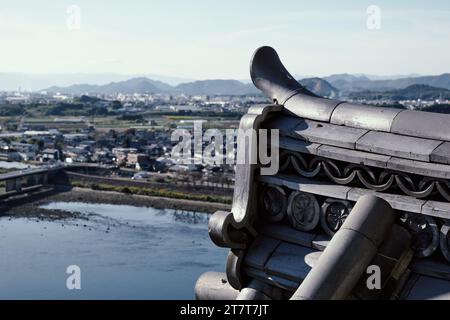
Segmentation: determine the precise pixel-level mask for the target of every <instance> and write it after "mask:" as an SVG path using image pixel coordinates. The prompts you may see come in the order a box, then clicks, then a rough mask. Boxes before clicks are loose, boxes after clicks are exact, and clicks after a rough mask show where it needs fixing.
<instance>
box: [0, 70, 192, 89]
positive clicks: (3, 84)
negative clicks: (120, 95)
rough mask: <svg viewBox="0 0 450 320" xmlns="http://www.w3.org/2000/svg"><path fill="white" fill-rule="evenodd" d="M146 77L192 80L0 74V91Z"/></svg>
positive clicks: (173, 79)
mask: <svg viewBox="0 0 450 320" xmlns="http://www.w3.org/2000/svg"><path fill="white" fill-rule="evenodd" d="M139 77H147V78H150V79H153V80H157V81H162V82H164V83H168V84H170V85H172V86H176V85H178V84H180V83H183V82H189V81H193V79H188V78H180V77H168V76H162V75H157V74H119V73H112V72H109V73H60V74H27V73H18V72H0V91H2V90H4V91H14V90H18V89H19V88H20V89H21V90H32V91H36V90H41V89H42V88H48V87H50V86H60V87H67V86H71V85H73V84H80V83H81V84H82V83H85V84H86V83H88V84H96V85H104V84H108V83H110V82H113V81H114V82H119V81H125V80H128V79H132V78H139Z"/></svg>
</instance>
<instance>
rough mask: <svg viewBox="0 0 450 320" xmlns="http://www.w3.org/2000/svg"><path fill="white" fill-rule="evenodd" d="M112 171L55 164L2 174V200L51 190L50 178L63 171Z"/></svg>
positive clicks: (81, 165)
mask: <svg viewBox="0 0 450 320" xmlns="http://www.w3.org/2000/svg"><path fill="white" fill-rule="evenodd" d="M99 169H101V170H110V169H112V167H111V166H106V165H99V164H94V163H75V164H55V165H46V166H40V167H37V168H29V169H24V170H18V171H12V172H7V173H4V174H0V190H1V191H2V192H0V200H5V199H8V198H10V197H12V196H16V195H20V194H26V193H30V192H33V191H37V190H40V189H43V188H49V187H50V185H49V176H51V175H55V174H57V173H58V172H59V171H61V170H75V171H80V170H81V171H82V172H86V173H87V172H89V170H99Z"/></svg>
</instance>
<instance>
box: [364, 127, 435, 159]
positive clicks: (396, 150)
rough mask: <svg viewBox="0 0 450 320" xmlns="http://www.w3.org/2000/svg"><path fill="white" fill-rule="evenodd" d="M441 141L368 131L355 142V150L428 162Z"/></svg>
mask: <svg viewBox="0 0 450 320" xmlns="http://www.w3.org/2000/svg"><path fill="white" fill-rule="evenodd" d="M440 144H442V141H438V140H432V139H422V138H415V137H408V136H402V135H398V134H392V133H387V132H379V131H370V132H367V133H366V134H365V135H364V136H362V137H361V138H360V139H359V140H358V141H356V149H358V150H363V151H368V152H373V153H379V154H385V155H390V156H396V157H400V158H407V159H413V160H420V161H427V162H429V161H430V154H431V153H432V152H433V150H434V149H436V147H437V146H439V145H440Z"/></svg>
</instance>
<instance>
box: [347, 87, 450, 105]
mask: <svg viewBox="0 0 450 320" xmlns="http://www.w3.org/2000/svg"><path fill="white" fill-rule="evenodd" d="M349 98H351V99H366V100H380V99H390V100H395V101H399V100H417V99H421V100H433V99H437V98H441V99H446V100H447V99H450V90H448V89H444V88H436V87H432V86H428V85H425V84H413V85H411V86H408V87H406V88H403V89H397V90H389V91H359V92H352V93H350V94H349Z"/></svg>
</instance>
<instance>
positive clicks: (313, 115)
mask: <svg viewBox="0 0 450 320" xmlns="http://www.w3.org/2000/svg"><path fill="white" fill-rule="evenodd" d="M339 103H340V101H337V100H329V99H323V98H317V97H311V96H307V95H304V94H297V95H295V96H293V97H292V98H290V99H288V100H287V101H286V102H285V103H284V110H283V112H285V113H288V114H292V115H296V116H297V117H302V118H306V119H312V120H318V121H327V122H328V121H330V117H331V114H332V113H333V110H334V108H335V107H336V106H337V105H338V104H339Z"/></svg>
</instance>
